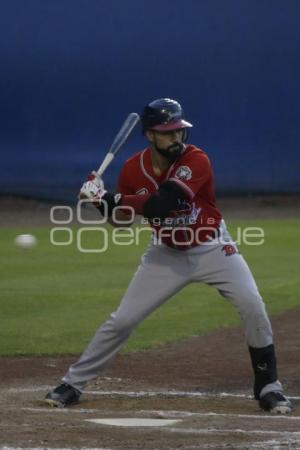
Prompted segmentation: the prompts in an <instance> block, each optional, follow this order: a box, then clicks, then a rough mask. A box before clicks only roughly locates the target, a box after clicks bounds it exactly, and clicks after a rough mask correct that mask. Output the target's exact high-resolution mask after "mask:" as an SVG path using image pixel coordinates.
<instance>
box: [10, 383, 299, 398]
mask: <svg viewBox="0 0 300 450" xmlns="http://www.w3.org/2000/svg"><path fill="white" fill-rule="evenodd" d="M52 388H53V386H37V387H31V388H9V389H5V391H6V392H8V393H17V394H19V393H22V392H40V391H47V390H49V389H52ZM83 395H99V396H120V397H121V396H123V397H133V398H136V397H160V396H161V397H190V398H197V397H198V398H201V397H203V398H224V397H233V398H248V399H253V396H252V395H249V394H238V393H237V394H235V393H233V392H220V393H212V392H198V391H168V390H165V391H163V390H161V391H117V390H111V391H107V390H106V391H102V390H97V391H92V390H87V391H84V392H83ZM288 398H290V399H291V400H300V396H288Z"/></svg>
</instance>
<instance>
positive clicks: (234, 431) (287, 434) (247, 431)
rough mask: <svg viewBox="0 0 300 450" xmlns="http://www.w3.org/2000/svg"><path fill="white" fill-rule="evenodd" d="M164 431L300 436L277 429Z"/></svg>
mask: <svg viewBox="0 0 300 450" xmlns="http://www.w3.org/2000/svg"><path fill="white" fill-rule="evenodd" d="M164 430H166V431H170V432H171V433H180V432H182V433H186V434H188V433H192V434H212V433H213V434H224V433H226V434H228V433H229V434H232V433H233V434H263V435H265V434H272V435H277V434H278V435H279V436H283V435H284V436H300V431H278V430H243V429H241V428H236V429H231V428H181V427H178V428H170V427H168V428H167V427H166V428H164Z"/></svg>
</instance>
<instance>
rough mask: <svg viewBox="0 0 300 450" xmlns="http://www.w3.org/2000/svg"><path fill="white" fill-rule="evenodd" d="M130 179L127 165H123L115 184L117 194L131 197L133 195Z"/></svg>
mask: <svg viewBox="0 0 300 450" xmlns="http://www.w3.org/2000/svg"><path fill="white" fill-rule="evenodd" d="M130 179H131V177H130V170H129V167H128V164H126V163H125V164H124V166H123V167H122V169H121V172H120V174H119V178H118V182H117V192H118V193H119V194H123V195H131V194H134V193H135V191H134V188H133V186H132V183H131V182H130Z"/></svg>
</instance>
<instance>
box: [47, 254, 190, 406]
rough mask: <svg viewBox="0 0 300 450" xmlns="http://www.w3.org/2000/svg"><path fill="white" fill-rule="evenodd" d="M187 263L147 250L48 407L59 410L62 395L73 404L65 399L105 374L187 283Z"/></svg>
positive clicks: (175, 256)
mask: <svg viewBox="0 0 300 450" xmlns="http://www.w3.org/2000/svg"><path fill="white" fill-rule="evenodd" d="M186 259H187V257H186V255H185V254H184V252H176V251H174V250H172V249H168V248H165V247H157V246H151V247H150V248H149V250H148V252H146V254H145V255H144V256H143V258H142V262H141V265H140V266H139V267H138V270H137V271H136V273H135V275H134V277H133V279H132V280H131V282H130V284H129V286H128V289H127V291H126V293H125V295H124V297H123V299H122V301H121V303H120V306H119V308H118V309H117V311H115V312H114V313H112V314H111V316H110V318H109V319H108V320H107V321H106V322H105V323H104V324H103V325H102V326H101V327H100V328H99V329H98V331H97V332H96V334H95V335H94V337H93V339H92V340H91V342H90V343H89V345H88V346H87V348H86V350H85V351H84V352H83V354H82V356H81V357H80V359H79V360H78V361H77V362H75V364H73V365H72V366H71V367H70V368H69V370H68V372H67V374H66V375H65V376H64V378H63V383H64V385H63V386H65V388H64V387H58V388H56V389H57V390H58V394H57V395H55V392H54V391H52V392H50V393H48V395H47V397H48V398H46V400H48V403H51V404H54V406H61V405H60V404H59V401H60V400H61V399H62V396H63V394H64V392H65V391H67V393H66V394H65V395H66V397H67V401H66V403H65V404H68V403H73V401H70V402H68V398H69V397H68V396H70V398H71V400H72V399H74V400H75V401H76V400H78V398H79V395H80V393H81V391H82V390H83V388H84V386H85V385H86V383H87V382H88V381H90V380H92V379H94V378H96V377H97V376H98V375H99V374H100V373H101V372H102V371H103V370H104V368H105V367H106V365H107V364H108V363H109V362H110V361H111V360H112V358H113V357H114V356H115V355H116V353H117V352H118V351H119V350H120V348H121V346H122V345H123V344H124V343H125V342H126V340H127V339H128V337H129V336H130V334H131V333H132V331H133V330H134V328H135V327H136V326H137V325H138V324H139V323H141V322H142V321H143V320H144V319H145V318H146V317H147V316H148V315H149V314H150V313H151V312H152V311H154V310H155V309H156V308H157V307H159V306H160V305H161V304H162V303H163V302H164V301H165V300H167V299H168V298H169V297H171V296H172V295H174V294H175V293H176V292H177V291H179V290H180V289H181V288H182V287H183V286H184V285H185V284H186V283H187V282H188V279H189V276H190V272H189V270H188V264H187V261H186ZM179 268H180V270H179ZM70 386H71V388H70ZM74 390H75V391H74ZM61 391H64V392H63V393H62V392H61ZM77 394H78V398H76V395H77ZM57 399H59V401H58V402H56V404H55V400H57Z"/></svg>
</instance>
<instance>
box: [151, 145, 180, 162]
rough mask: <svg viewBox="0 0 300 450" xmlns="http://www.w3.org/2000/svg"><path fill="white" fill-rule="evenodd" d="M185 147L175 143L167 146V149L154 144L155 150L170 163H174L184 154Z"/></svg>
mask: <svg viewBox="0 0 300 450" xmlns="http://www.w3.org/2000/svg"><path fill="white" fill-rule="evenodd" d="M184 149H185V145H184V144H183V143H182V142H176V143H175V144H171V145H169V146H168V147H167V148H160V147H158V145H156V144H155V150H156V151H157V152H158V153H159V154H160V155H161V156H163V157H164V158H166V159H167V160H168V161H169V162H170V163H173V162H174V161H176V159H177V158H178V157H179V156H180V155H182V153H183V152H184Z"/></svg>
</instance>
